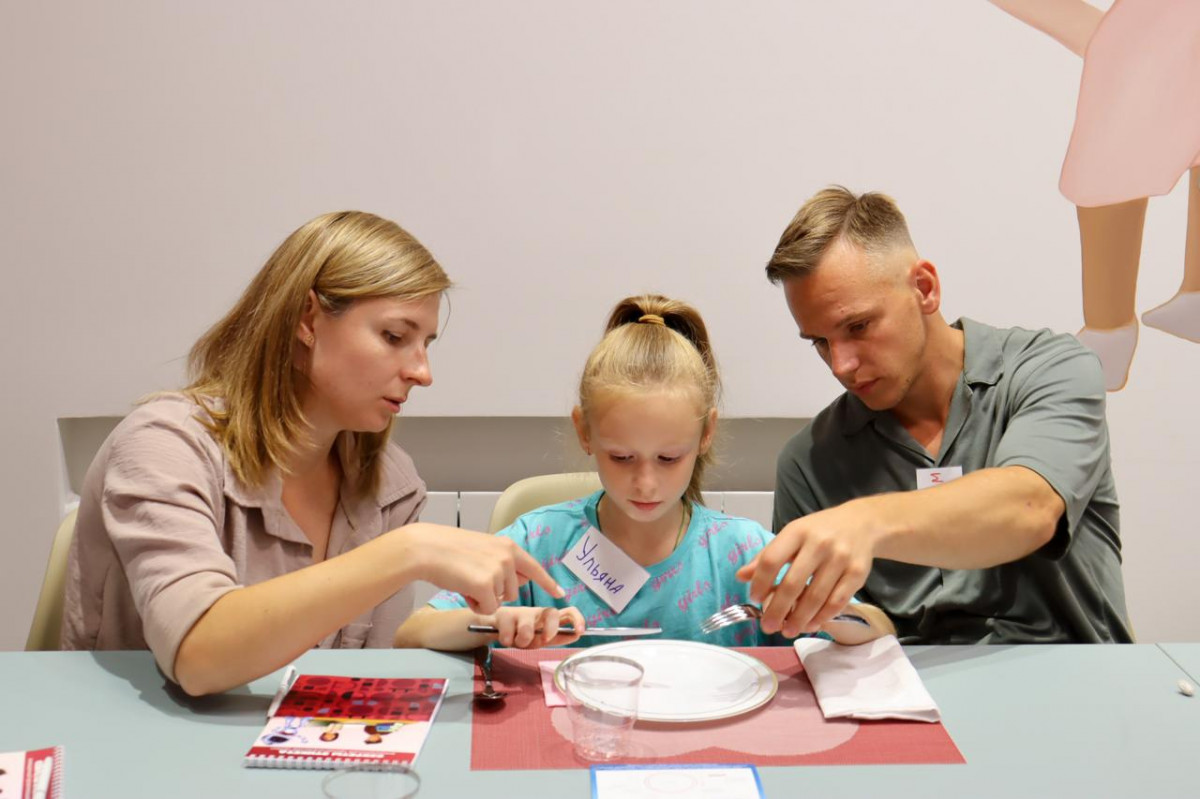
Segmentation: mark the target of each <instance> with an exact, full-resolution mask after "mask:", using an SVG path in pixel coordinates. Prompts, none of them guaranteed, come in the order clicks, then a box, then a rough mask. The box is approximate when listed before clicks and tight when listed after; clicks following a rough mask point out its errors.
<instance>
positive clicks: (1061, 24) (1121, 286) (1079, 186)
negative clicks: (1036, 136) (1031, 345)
mask: <svg viewBox="0 0 1200 799" xmlns="http://www.w3.org/2000/svg"><path fill="white" fill-rule="evenodd" d="M991 2H993V3H994V4H995V5H997V6H999V7H1000V8H1002V9H1004V10H1005V11H1007V12H1008V13H1010V14H1012V15H1013V16H1014V17H1017V18H1018V19H1020V20H1022V21H1024V22H1026V23H1028V24H1029V25H1031V26H1032V27H1034V28H1037V29H1038V30H1040V31H1043V32H1044V33H1047V34H1049V35H1050V36H1051V37H1053V38H1054V39H1056V40H1058V41H1059V42H1060V43H1062V44H1063V45H1064V46H1066V47H1067V48H1069V49H1070V50H1071V51H1072V52H1075V53H1077V54H1079V55H1082V56H1083V76H1082V78H1081V79H1080V85H1079V102H1078V107H1077V109H1076V114H1075V127H1074V129H1073V130H1072V132H1071V142H1070V145H1069V146H1068V148H1067V155H1066V158H1065V159H1064V161H1063V169H1062V177H1061V179H1060V181H1059V189H1060V190H1061V191H1062V193H1063V195H1064V196H1065V197H1066V198H1067V199H1068V200H1070V201H1071V202H1073V203H1074V204H1075V205H1076V207H1077V210H1078V217H1079V237H1080V257H1081V261H1082V269H1083V318H1084V327H1083V329H1082V330H1080V331H1079V333H1077V334H1076V335H1077V337H1078V338H1079V340H1080V341H1081V342H1083V343H1084V344H1085V345H1087V346H1088V347H1090V348H1091V349H1093V350H1095V351H1096V353H1097V354H1098V355H1099V356H1100V360H1101V363H1102V364H1103V366H1104V377H1105V383H1106V385H1107V388H1108V390H1109V391H1117V390H1120V389H1121V388H1123V387H1124V386H1125V383H1126V381H1127V380H1128V377H1129V368H1130V365H1131V364H1132V362H1133V355H1134V351H1135V350H1136V349H1137V341H1138V320H1137V312H1136V296H1137V275H1138V267H1139V265H1140V262H1141V250H1142V229H1143V224H1144V222H1145V218H1146V208H1147V205H1148V201H1147V198H1148V197H1152V196H1160V195H1164V194H1168V193H1170V192H1171V190H1172V189H1173V188H1174V186H1175V184H1176V183H1177V182H1178V181H1179V178H1180V176H1181V175H1183V174H1184V173H1187V174H1188V183H1189V191H1188V228H1187V236H1186V240H1185V244H1184V259H1183V262H1184V269H1183V280H1182V282H1181V284H1180V287H1179V290H1178V291H1177V292H1176V294H1175V296H1174V297H1173V298H1171V299H1170V300H1168V301H1167V302H1165V303H1163V304H1162V305H1159V306H1158V307H1156V308H1154V309H1153V310H1150V311H1148V312H1146V313H1145V314H1143V315H1142V321H1143V322H1144V323H1145V324H1146V325H1147V326H1149V327H1153V328H1157V329H1159V330H1162V331H1165V332H1167V333H1170V334H1171V335H1174V336H1179V337H1180V338H1184V339H1187V340H1189V341H1196V342H1200V186H1198V184H1197V181H1200V2H1196V0H1116V2H1114V3H1113V5H1112V7H1111V8H1110V9H1109V10H1108V11H1107V12H1106V13H1104V12H1101V11H1100V10H1099V9H1097V8H1096V7H1094V6H1092V5H1089V4H1088V3H1086V2H1083V0H991Z"/></svg>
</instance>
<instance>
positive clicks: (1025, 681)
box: [0, 644, 1200, 799]
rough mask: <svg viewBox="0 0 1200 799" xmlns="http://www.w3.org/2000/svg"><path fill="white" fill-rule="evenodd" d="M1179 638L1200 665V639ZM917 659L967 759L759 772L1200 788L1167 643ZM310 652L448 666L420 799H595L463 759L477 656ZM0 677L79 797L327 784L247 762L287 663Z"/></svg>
mask: <svg viewBox="0 0 1200 799" xmlns="http://www.w3.org/2000/svg"><path fill="white" fill-rule="evenodd" d="M1166 650H1167V651H1172V647H1171V646H1167V647H1166ZM1177 652H1178V653H1179V654H1180V655H1181V656H1182V657H1184V658H1185V659H1187V660H1188V662H1190V663H1192V664H1193V668H1194V667H1196V666H1200V645H1179V647H1178V649H1177ZM909 655H910V657H911V658H912V661H913V663H914V665H916V667H917V669H918V671H919V672H920V673H921V676H922V678H923V679H924V681H925V684H926V686H928V688H929V690H930V693H932V694H933V697H934V699H935V700H937V702H938V704H939V705H940V706H941V709H942V713H943V717H944V721H945V724H946V728H947V729H948V730H949V732H950V734H951V736H952V737H953V738H954V740H955V742H956V743H957V744H958V746H959V749H960V750H961V751H962V753H963V755H964V757H965V758H966V760H967V763H966V765H955V766H864V767H856V766H824V767H812V766H809V767H797V768H763V769H761V770H760V771H761V774H762V778H763V786H764V789H765V791H766V794H767V796H768V797H772V799H783V797H862V796H872V797H881V798H882V797H888V798H889V799H890V798H891V797H944V798H945V799H950V797H1013V796H1018V797H1022V799H1034V798H1035V797H1056V798H1057V797H1089V799H1092V798H1093V797H1123V796H1131V797H1132V796H1137V797H1154V798H1155V799H1170V798H1171V797H1193V796H1198V795H1200V768H1197V765H1196V761H1197V755H1198V753H1200V750H1198V749H1197V745H1198V744H1200V697H1197V698H1193V699H1188V698H1186V697H1183V696H1182V695H1180V694H1179V693H1178V692H1177V690H1176V683H1177V682H1178V680H1179V679H1180V678H1181V677H1183V676H1184V672H1183V671H1182V670H1181V669H1180V667H1179V666H1177V665H1176V663H1175V662H1174V661H1173V660H1172V659H1171V657H1168V655H1167V653H1166V651H1164V649H1160V648H1159V647H1157V646H1154V645H1149V644H1146V645H1129V646H1027V647H915V648H911V649H909ZM1181 662H1182V661H1181ZM299 665H300V667H301V669H302V670H304V671H308V672H312V673H344V674H355V675H362V676H399V677H405V676H407V677H428V676H446V677H449V678H450V691H449V694H448V696H447V699H446V701H445V704H444V705H443V707H442V710H441V713H440V714H439V716H438V719H437V722H436V724H435V725H434V729H433V732H432V733H431V735H430V738H429V740H428V742H427V744H426V747H425V749H424V751H423V752H422V754H421V757H420V759H419V761H418V763H417V767H418V771H419V772H420V773H421V775H422V778H423V782H424V784H423V787H422V790H421V794H420V796H421V797H422V799H434V797H455V799H461V798H462V797H487V798H488V799H492V798H493V797H495V798H497V799H499V798H501V797H509V796H520V797H526V796H528V797H535V796H541V797H550V796H553V797H556V799H557V797H572V796H574V797H586V796H588V791H589V782H588V775H587V772H586V771H584V770H577V771H514V772H472V771H470V770H469V767H468V763H469V754H470V713H471V708H470V691H471V674H472V665H471V663H470V661H469V660H468V659H467V658H465V657H462V656H454V655H443V654H437V653H433V652H423V651H379V650H375V651H358V652H329V651H313V652H310V653H308V654H307V655H305V656H304V658H303V659H302V660H301V661H300V664H299ZM1196 671H1197V672H1200V669H1196ZM1194 673H1195V672H1194ZM0 675H2V676H3V680H4V686H5V689H4V700H3V709H4V719H5V721H4V724H3V725H0V751H10V750H15V749H32V748H38V747H43V746H50V745H53V744H61V745H63V746H65V747H66V755H65V775H64V776H65V784H66V796H67V799H107V797H129V798H130V799H137V798H138V797H154V798H155V799H159V798H160V797H170V799H188V798H189V797H253V798H254V799H258V798H259V797H262V798H263V799H268V798H269V797H286V798H287V799H298V798H299V797H318V796H320V788H319V783H320V780H321V779H322V777H323V776H324V774H325V772H311V771H291V770H275V769H247V768H243V767H242V766H241V759H242V755H243V754H244V753H245V751H246V749H247V747H248V746H249V745H250V742H251V741H252V740H253V738H254V736H255V734H256V733H257V732H258V731H259V730H260V729H261V727H262V725H263V724H264V722H265V718H264V713H265V710H266V706H267V703H268V701H269V699H270V697H271V695H272V694H273V693H274V691H275V688H276V684H277V680H278V676H277V675H276V676H272V677H268V678H265V679H262V680H258V681H256V682H254V683H252V684H251V685H250V686H248V687H247V688H244V689H241V690H237V691H232V692H230V693H228V694H225V695H223V696H217V697H208V698H205V699H202V700H189V699H187V698H186V697H184V696H183V695H181V694H179V693H177V692H175V691H172V690H170V689H168V688H167V687H166V686H165V685H164V680H163V678H162V676H161V675H159V674H158V672H157V671H156V669H155V668H154V665H153V661H152V660H151V658H150V656H149V654H148V653H144V652H115V653H94V654H93V653H81V652H69V653H14V652H10V653H0Z"/></svg>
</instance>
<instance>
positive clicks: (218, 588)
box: [100, 411, 238, 680]
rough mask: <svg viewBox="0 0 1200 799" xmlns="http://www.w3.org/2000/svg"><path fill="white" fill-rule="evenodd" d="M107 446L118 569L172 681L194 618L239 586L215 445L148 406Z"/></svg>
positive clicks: (109, 527)
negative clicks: (225, 538) (225, 528)
mask: <svg viewBox="0 0 1200 799" xmlns="http://www.w3.org/2000/svg"><path fill="white" fill-rule="evenodd" d="M128 421H129V426H128V428H127V429H126V430H125V431H124V433H123V434H122V435H121V436H120V437H119V439H117V440H115V441H114V442H113V445H112V448H111V450H110V451H109V457H108V463H107V469H106V470H105V475H104V482H103V489H102V491H101V495H100V513H101V515H102V518H103V521H104V527H105V530H106V531H107V533H108V536H109V539H110V540H111V541H112V544H113V548H114V549H115V551H116V553H117V558H118V559H119V560H120V562H121V566H122V568H123V569H124V571H125V577H126V579H127V581H128V583H129V588H130V592H131V594H132V597H133V602H134V607H135V608H136V610H137V613H138V615H139V616H140V617H141V620H142V632H143V636H144V637H145V639H146V643H147V645H148V646H149V647H150V649H151V651H152V652H153V653H154V658H155V660H156V661H157V662H158V665H159V668H161V669H162V671H163V673H164V674H166V675H167V677H168V678H170V679H171V680H174V679H175V670H174V666H175V656H176V653H177V652H178V650H179V645H180V643H181V642H182V641H183V639H184V637H185V636H186V635H187V633H188V631H189V630H191V628H192V626H193V625H194V624H195V623H196V621H197V620H198V619H199V618H200V617H201V616H203V615H204V613H205V612H207V611H208V609H209V608H210V607H212V605H213V603H215V602H216V601H217V600H218V599H219V598H220V597H222V596H223V595H225V594H226V593H228V592H229V591H232V590H234V589H235V588H237V587H238V583H237V569H236V567H235V564H234V561H233V560H232V559H231V558H230V556H229V555H228V554H227V553H226V552H225V550H224V549H223V548H222V546H221V539H220V535H219V532H218V531H219V530H220V528H221V525H222V523H223V519H224V510H223V509H224V492H223V488H222V481H223V479H224V467H223V464H222V463H221V462H219V461H217V460H215V455H216V453H215V451H214V449H215V448H216V447H217V446H219V445H217V444H216V442H215V441H212V440H211V438H209V440H208V444H209V445H211V446H206V443H205V441H204V440H203V439H202V438H201V436H202V435H203V432H202V431H200V430H199V429H198V430H196V431H191V430H186V429H184V428H182V427H180V426H178V425H176V424H175V423H174V422H173V421H170V420H166V419H163V418H159V417H156V416H155V415H154V414H153V412H150V411H147V412H145V413H138V412H136V411H135V413H134V414H132V415H131V417H130V419H129V420H128Z"/></svg>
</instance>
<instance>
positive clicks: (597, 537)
mask: <svg viewBox="0 0 1200 799" xmlns="http://www.w3.org/2000/svg"><path fill="white" fill-rule="evenodd" d="M562 563H563V565H564V566H566V567H567V568H568V569H570V570H571V573H572V574H574V575H575V576H576V577H578V578H579V579H580V580H582V581H583V584H584V585H586V586H587V587H588V590H590V591H591V592H592V593H593V594H595V595H596V596H598V597H600V598H601V599H602V600H604V603H605V604H606V605H608V606H609V607H610V608H612V609H613V610H615V611H616V612H617V613H620V612H621V611H622V610H624V609H625V606H626V605H628V604H629V600H631V599H633V597H634V595H635V594H636V593H637V592H638V591H639V590H641V587H642V586H643V585H645V584H646V581H647V580H649V579H650V572H648V571H646V570H645V569H643V568H642V567H641V566H639V565H638V564H637V561H635V560H634V559H633V558H631V557H629V556H628V555H626V554H625V553H624V552H622V551H621V548H620V547H618V546H617V545H616V544H614V543H613V542H612V541H609V540H608V539H607V538H605V537H604V534H603V533H601V532H600V531H599V530H597V529H596V528H594V527H589V528H588V529H587V532H585V533H584V534H583V538H581V539H579V542H578V543H577V544H575V546H574V547H572V548H571V551H570V552H568V553H567V554H566V555H564V556H563V559H562Z"/></svg>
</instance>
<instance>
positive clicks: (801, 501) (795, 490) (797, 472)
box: [771, 428, 819, 533]
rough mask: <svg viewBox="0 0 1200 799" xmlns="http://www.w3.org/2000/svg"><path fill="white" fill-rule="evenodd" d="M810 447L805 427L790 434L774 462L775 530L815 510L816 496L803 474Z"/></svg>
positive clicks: (810, 443)
mask: <svg viewBox="0 0 1200 799" xmlns="http://www.w3.org/2000/svg"><path fill="white" fill-rule="evenodd" d="M811 447H812V436H811V431H810V430H808V429H807V428H806V429H804V430H801V431H800V432H799V433H797V434H796V435H794V436H792V438H791V440H789V441H788V442H787V444H785V445H784V447H783V450H782V451H781V452H780V453H779V459H778V460H777V461H776V464H775V509H774V513H773V514H772V519H771V527H772V529H773V530H774V531H775V532H776V533H778V532H779V531H780V530H782V529H783V528H784V527H785V526H786V525H787V524H788V522H791V521H793V520H794V519H799V518H800V517H801V516H806V515H808V514H809V513H814V512H816V511H817V510H819V508H818V507H817V500H816V496H815V495H814V494H813V491H812V488H811V487H810V486H809V484H808V480H807V478H806V477H805V476H804V464H806V463H807V462H808V454H809V451H810V450H811Z"/></svg>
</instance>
